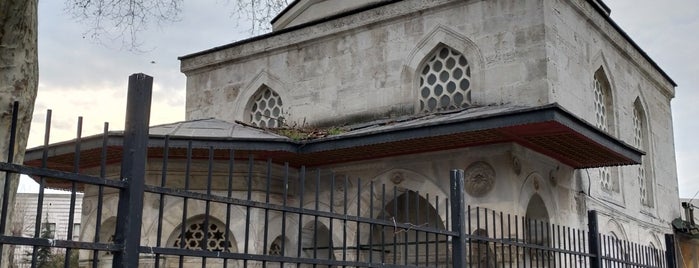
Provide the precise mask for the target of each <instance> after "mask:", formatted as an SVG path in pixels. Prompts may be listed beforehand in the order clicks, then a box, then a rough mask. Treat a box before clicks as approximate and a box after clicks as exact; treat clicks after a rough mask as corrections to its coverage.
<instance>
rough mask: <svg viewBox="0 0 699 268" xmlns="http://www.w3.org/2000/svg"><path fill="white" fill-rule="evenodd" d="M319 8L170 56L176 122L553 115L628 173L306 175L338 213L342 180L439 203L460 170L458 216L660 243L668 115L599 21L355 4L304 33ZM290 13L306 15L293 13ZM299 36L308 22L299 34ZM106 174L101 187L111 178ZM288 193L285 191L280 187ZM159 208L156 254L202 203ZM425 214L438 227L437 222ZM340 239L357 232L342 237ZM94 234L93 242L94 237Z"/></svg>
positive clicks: (504, 170)
mask: <svg viewBox="0 0 699 268" xmlns="http://www.w3.org/2000/svg"><path fill="white" fill-rule="evenodd" d="M320 2H323V1H300V4H299V7H294V8H295V9H294V8H292V9H291V10H290V11H289V12H290V13H288V14H286V15H282V16H280V19H279V20H278V21H279V25H275V29H277V30H279V32H276V33H272V34H271V35H269V36H265V37H263V38H257V39H253V40H250V41H242V42H240V43H234V44H232V45H228V46H224V47H220V48H215V49H212V50H209V51H204V52H200V53H196V54H192V55H188V56H184V57H182V58H181V60H182V65H181V69H182V71H183V72H184V73H185V74H186V75H187V104H186V111H187V119H188V120H193V119H201V118H208V117H215V118H217V119H222V120H226V121H229V122H233V121H235V120H239V121H243V122H246V123H249V124H251V125H257V126H263V127H267V126H270V125H272V126H275V127H276V126H280V125H286V126H289V125H296V126H304V125H311V126H345V125H351V124H356V123H363V122H367V121H371V120H376V119H385V118H395V117H399V116H410V115H416V114H424V113H432V112H440V111H442V110H452V109H461V108H468V107H475V106H489V105H490V106H525V107H537V106H542V105H546V104H552V103H557V104H559V105H560V106H561V107H562V108H563V109H565V110H567V111H569V112H571V113H572V114H573V115H575V116H577V117H578V118H581V119H582V120H584V121H586V122H588V124H589V125H591V126H595V127H597V128H599V129H600V130H602V131H604V132H605V133H607V134H608V135H610V136H612V137H615V138H617V139H619V140H621V141H623V142H625V143H627V144H630V145H632V146H634V147H636V148H638V149H640V150H642V151H644V152H645V153H646V155H645V156H643V158H642V161H641V162H642V163H641V164H639V165H633V166H623V167H605V168H601V169H582V170H575V169H574V168H572V167H570V166H568V165H566V164H564V163H562V162H560V161H558V160H555V159H554V158H552V157H549V156H546V155H544V154H541V153H538V152H535V151H534V150H532V149H529V148H527V147H526V146H523V145H521V144H517V143H501V144H490V145H479V146H475V147H467V148H453V149H448V150H442V151H435V152H423V153H416V154H409V155H399V156H391V157H383V158H380V159H373V160H365V161H355V162H350V163H342V164H332V165H325V166H322V167H319V168H322V169H326V170H333V171H335V172H336V173H337V174H340V175H343V176H344V175H346V176H348V177H349V178H351V180H350V185H351V187H350V188H347V189H344V191H347V193H349V197H350V200H358V199H361V200H364V199H368V198H369V197H367V196H366V195H365V194H363V193H362V194H357V193H356V192H357V188H356V187H357V183H358V181H357V178H361V179H362V183H363V184H366V183H369V182H370V181H373V182H374V183H376V185H379V184H381V183H386V184H388V185H391V186H392V185H398V186H399V187H401V188H402V189H407V190H411V191H415V192H419V193H430V194H432V195H439V196H444V197H446V196H448V193H449V172H450V170H451V169H454V168H459V169H464V170H466V174H467V176H466V179H467V186H466V187H467V189H466V192H467V193H468V196H467V200H466V203H467V204H469V205H473V206H482V207H487V208H489V209H494V210H498V211H503V212H506V213H512V214H515V215H520V216H528V217H533V218H536V219H543V220H546V221H549V222H551V223H555V224H560V225H565V226H569V227H574V228H580V229H586V222H587V214H586V213H587V211H588V210H597V211H598V212H599V213H600V215H601V218H600V223H601V224H600V228H601V231H602V232H603V233H606V234H610V235H612V236H615V237H618V238H620V239H624V240H629V241H632V242H636V243H640V244H642V245H652V246H653V247H658V248H661V247H663V245H664V242H663V241H662V235H663V234H664V233H671V232H672V229H671V226H670V221H671V220H672V219H674V218H677V217H679V214H680V211H679V206H678V204H679V200H678V190H677V175H676V168H675V157H674V147H673V146H674V145H673V134H672V118H671V109H670V100H671V99H672V98H673V97H674V84H673V82H672V81H671V80H670V79H669V78H668V77H667V76H666V75H665V74H664V73H662V71H661V70H660V69H659V68H657V67H656V66H654V63H652V62H650V61H649V59H648V58H647V57H646V56H644V54H643V52H642V51H640V50H638V49H637V48H636V47H635V45H634V44H632V43H631V41H630V39H627V38H625V37H624V34H623V33H621V32H619V31H618V30H617V29H615V28H614V26H612V25H611V24H610V23H609V22H608V21H607V20H606V19H605V15H604V14H603V13H604V12H598V11H597V10H595V8H594V6H593V4H594V3H592V1H583V0H522V1H509V0H492V1H456V0H435V1H418V0H405V1H391V2H390V3H389V2H386V4H385V5H380V3H379V2H381V3H383V2H384V1H359V2H357V3H358V4H357V6H365V5H375V6H374V7H373V8H371V9H366V10H363V11H361V12H355V13H350V14H347V15H345V16H340V17H338V18H336V19H334V20H330V21H324V22H321V23H314V22H313V20H314V18H317V17H319V15H318V14H325V15H327V14H334V13H333V12H331V11H329V9H328V6H327V5H324V4H323V3H320ZM343 2H344V1H343ZM327 3H334V1H327ZM327 3H325V4H327ZM377 3H379V4H377ZM302 7H306V8H307V10H306V11H305V12H309V13H307V14H304V10H303V9H302ZM314 8H315V9H314ZM323 8H325V9H323ZM348 8H350V7H343V8H342V9H343V10H345V9H348ZM313 10H315V11H313ZM318 10H324V11H323V12H320V11H318ZM312 11H313V12H312ZM326 11H327V12H326ZM314 12H315V13H314ZM335 13H337V12H335ZM314 15H315V16H314ZM295 18H297V19H298V20H297V21H294V19H295ZM302 23H309V24H307V25H306V26H298V25H301V24H302ZM294 25H296V26H294ZM285 28H286V30H284V29H285ZM442 51H446V52H444V53H446V54H444V55H442V53H443V52H442ZM461 58H463V59H465V60H464V61H461ZM431 75H433V77H430V76H431ZM464 81H466V82H464ZM423 90H426V91H423ZM261 96H262V97H261ZM432 99H434V101H432ZM431 102H433V103H434V105H433V104H430V103H431ZM263 124H264V125H263ZM263 164H264V163H256V166H255V168H254V170H255V173H254V177H255V178H256V179H262V178H264V174H265V169H264V165H263ZM183 166H184V164H183V163H179V164H178V163H173V162H170V163H169V169H168V185H169V186H171V187H175V188H182V187H183V178H184V177H185V175H184V169H183ZM238 166H240V167H239V168H238ZM114 168H115V169H114V170H112V172H111V174H108V176H109V177H118V172H117V170H116V167H114ZM275 168H276V169H278V170H281V169H282V167H281V166H277V165H275ZM292 169H293V168H292ZM192 170H193V173H192V174H191V176H192V181H193V182H196V183H194V184H192V185H191V188H190V189H191V190H194V191H205V190H206V185H205V184H204V183H203V182H205V178H206V176H207V172H206V170H207V167H206V165H205V164H204V163H201V162H195V163H194V166H193V168H192ZM213 170H214V171H215V172H214V174H213V180H214V181H215V182H216V181H219V182H221V183H215V184H214V185H216V186H215V188H214V189H213V191H215V192H218V193H221V194H222V195H225V192H223V191H225V188H224V185H226V184H225V183H222V182H223V181H225V180H226V179H227V177H228V173H227V170H228V169H227V167H226V166H225V163H216V165H215V166H214V169H213ZM236 170H238V171H237V173H236V178H237V180H236V184H235V185H234V190H235V191H234V196H235V195H238V197H239V198H245V195H246V193H245V191H244V190H245V187H244V184H242V182H244V178H245V176H246V175H245V172H244V171H245V170H246V163H242V162H241V163H236ZM161 171H162V167H161V166H160V162H159V160H157V159H150V160H149V163H148V180H149V184H152V185H158V184H159V183H160V179H161V176H162V174H161ZM238 172H239V173H238ZM297 172H298V170H296V169H293V170H292V174H297ZM469 172H471V173H469ZM476 173H477V174H479V176H481V177H479V178H478V179H473V180H472V181H469V178H470V177H469V174H476ZM484 174H485V175H484ZM279 180H280V178H279V179H277V183H278V182H279ZM290 181H291V183H292V184H293V183H294V182H293V181H294V180H293V178H292V179H291V180H290ZM352 183H354V184H352ZM294 187H295V186H294ZM294 187H290V188H293V189H295V188H294ZM307 188H308V187H307ZM366 188H367V185H363V186H362V189H366ZM253 189H254V191H255V193H254V195H253V199H255V200H258V201H259V200H264V198H265V197H266V192H265V190H264V189H263V188H262V187H255V185H253ZM308 189H312V188H308ZM319 190H320V191H319V192H318V193H316V192H315V191H311V192H306V194H305V195H304V196H303V200H304V201H305V202H304V204H303V205H304V206H306V205H308V206H310V205H312V204H314V203H313V202H315V201H316V199H315V196H316V194H317V195H318V196H319V199H318V201H321V206H324V207H323V208H322V209H329V208H328V207H329V203H328V202H327V200H328V199H329V197H330V192H331V191H338V189H329V188H327V187H326V188H320V189H319ZM280 193H281V186H279V187H272V189H271V198H272V200H273V202H277V203H278V202H281V201H280ZM290 194H291V196H292V197H291V199H290V200H289V202H290V203H289V205H292V206H299V204H298V202H299V200H300V196H299V193H295V192H292V193H290ZM117 195H118V194H117V193H116V192H111V193H110V192H106V193H105V195H103V197H104V202H105V211H104V213H105V214H104V216H103V218H102V219H103V222H102V223H101V224H102V226H103V227H105V226H107V228H106V229H103V230H107V229H108V228H113V226H114V218H113V216H115V215H116V211H115V209H116V197H117ZM96 199H97V195H96V188H94V187H87V188H86V190H85V204H86V205H85V206H86V207H89V208H91V209H86V210H85V211H84V218H83V222H85V223H86V224H87V225H89V226H87V227H86V228H85V232H83V236H84V237H83V239H87V241H90V239H91V238H92V237H94V231H92V232H93V233H90V231H89V230H94V224H96V223H95V215H94V213H95V202H96ZM661 200H662V202H661ZM160 202H161V200H160V199H159V196H157V195H154V194H147V195H146V199H145V202H144V203H145V206H144V219H143V223H144V224H143V226H142V233H143V234H144V235H143V237H142V242H141V243H142V245H153V246H155V245H156V243H157V242H156V241H157V237H156V236H157V233H158V232H157V217H158V212H159V211H158V210H159V209H158V208H159V207H160ZM162 202H163V204H164V210H163V212H164V214H163V215H164V220H163V226H162V232H161V233H160V236H161V242H162V243H163V244H167V246H174V245H175V243H179V242H177V241H176V240H177V237H178V235H179V234H180V233H178V232H181V229H180V228H179V226H180V223H181V222H182V217H183V216H182V211H187V218H188V219H189V220H187V222H188V223H187V224H190V221H191V223H194V224H196V223H197V222H196V220H197V218H196V217H197V216H198V215H202V214H203V213H204V211H203V207H204V205H203V203H202V202H195V201H190V202H189V203H188V204H187V208H186V209H185V206H184V202H183V200H182V199H181V198H172V197H168V198H166V199H165V200H162ZM429 202H431V203H432V202H433V201H431V200H429ZM90 204H92V205H90ZM336 204H337V203H336ZM350 204H356V202H350ZM362 204H368V202H362ZM432 205H436V204H434V203H432ZM367 206H368V205H367ZM354 209H356V208H354ZM363 211H366V212H368V211H369V209H368V207H367V208H366V209H365V210H363ZM377 213H378V212H377ZM435 213H436V214H437V215H440V218H441V220H442V221H445V218H444V216H445V215H441V212H440V211H436V212H435ZM210 214H211V215H212V216H214V217H215V218H216V220H218V223H219V224H225V223H226V221H227V217H226V210H225V206H221V205H215V206H212V207H211V213H210ZM234 214H235V216H234V217H231V218H229V220H230V222H231V227H230V230H231V231H232V233H231V237H229V238H228V239H229V241H230V243H231V245H232V246H233V247H232V248H234V249H241V248H242V247H243V245H244V237H245V234H244V233H241V232H243V231H244V226H243V225H245V221H244V219H243V217H242V216H241V215H245V214H246V212H245V211H235V212H234ZM245 216H247V215H245ZM250 216H251V218H252V219H253V221H259V222H263V220H264V218H262V215H259V214H255V215H250ZM366 216H368V215H366ZM279 218H280V215H272V223H271V224H272V225H273V226H275V227H279V225H278V224H279V221H280V219H279ZM294 221H295V220H294V219H292V218H290V219H289V224H290V225H296V226H298V225H299V224H301V225H303V226H305V225H306V224H308V223H306V222H303V223H299V222H294ZM446 225H447V224H444V226H446ZM109 226H111V227H109ZM260 226H261V225H257V224H255V225H252V226H251V228H252V233H253V235H251V237H250V238H249V239H250V241H249V242H250V245H251V248H250V252H255V253H262V252H264V249H262V248H261V237H262V236H261V233H260V232H262V230H261V228H262V227H260ZM188 228H189V227H188ZM195 229H196V226H195V227H192V232H195V231H196V230H195ZM274 229H275V230H278V228H274ZM347 231H348V232H350V233H355V232H356V230H355V229H353V227H348V228H347ZM468 231H469V232H474V231H476V230H475V229H474V230H468ZM105 232H108V231H105ZM288 233H289V234H290V235H301V234H299V233H297V232H293V231H291V232H288ZM363 233H364V234H366V232H363ZM107 234H108V233H105V235H101V237H102V238H103V239H107V238H108V237H109V236H108V235H107ZM278 235H279V234H269V235H268V241H267V245H272V244H274V241H277V238H278ZM329 235H330V236H333V235H337V234H335V233H331V234H329ZM335 238H337V237H335ZM285 239H287V240H289V241H296V240H297V237H286V238H285ZM360 239H369V238H365V237H363V238H360ZM333 241H336V240H334V239H333ZM224 242H225V241H224ZM194 243H196V242H194ZM348 243H351V241H349V242H348ZM291 244H293V243H291ZM289 250H294V249H293V248H291V249H289ZM90 258H91V257H90V256H87V255H85V256H81V260H89V259H90ZM106 258H108V257H106V256H105V259H106ZM164 261H165V262H166V265H168V267H169V265H174V264H173V262H174V260H170V259H164ZM190 264H191V265H193V266H196V265H198V264H197V263H196V261H193V262H192V263H190Z"/></svg>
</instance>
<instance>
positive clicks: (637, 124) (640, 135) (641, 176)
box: [632, 99, 653, 207]
mask: <svg viewBox="0 0 699 268" xmlns="http://www.w3.org/2000/svg"><path fill="white" fill-rule="evenodd" d="M632 121H633V145H634V146H636V148H638V149H641V150H643V151H645V152H646V155H644V156H642V157H641V164H640V165H638V166H637V170H636V172H637V173H636V174H637V175H636V176H637V181H638V186H639V192H640V201H641V204H643V205H644V206H647V207H650V206H652V205H653V183H652V181H653V180H652V179H651V178H650V176H648V174H649V171H650V167H649V165H648V161H649V160H648V156H649V155H650V152H649V146H648V135H647V133H648V128H647V126H646V115H645V110H644V109H643V105H641V102H640V100H639V99H636V101H635V102H634V105H633V119H632Z"/></svg>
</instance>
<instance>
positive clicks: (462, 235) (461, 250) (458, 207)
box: [449, 169, 466, 268]
mask: <svg viewBox="0 0 699 268" xmlns="http://www.w3.org/2000/svg"><path fill="white" fill-rule="evenodd" d="M450 185H451V187H449V188H450V199H451V228H452V231H455V232H457V233H458V237H453V238H452V240H451V241H452V254H453V256H452V260H453V262H454V268H465V267H466V262H465V259H464V256H466V219H464V205H465V203H464V197H465V194H464V171H463V170H460V169H454V170H452V171H451V183H450Z"/></svg>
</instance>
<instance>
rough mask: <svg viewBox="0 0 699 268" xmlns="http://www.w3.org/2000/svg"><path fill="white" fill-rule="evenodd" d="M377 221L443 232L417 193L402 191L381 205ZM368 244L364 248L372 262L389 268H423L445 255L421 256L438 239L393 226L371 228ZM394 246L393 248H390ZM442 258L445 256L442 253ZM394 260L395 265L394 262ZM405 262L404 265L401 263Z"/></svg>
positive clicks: (432, 210) (436, 215) (434, 210)
mask: <svg viewBox="0 0 699 268" xmlns="http://www.w3.org/2000/svg"><path fill="white" fill-rule="evenodd" d="M385 204H386V205H385V206H384V208H383V211H382V212H381V213H379V215H378V216H376V218H377V219H382V220H387V221H392V222H396V223H401V224H407V225H408V226H420V227H430V228H439V229H446V228H445V227H444V223H443V222H442V219H441V217H440V216H439V213H438V212H437V210H436V209H435V208H434V207H433V206H432V204H430V202H429V201H428V200H426V199H425V198H423V197H422V196H420V194H418V193H417V192H414V191H406V192H404V193H402V194H400V195H398V196H396V197H395V198H394V199H393V200H390V201H388V202H387V203H385ZM370 239H371V244H370V245H364V247H365V248H367V249H369V251H370V254H373V256H372V257H373V259H374V260H381V261H382V262H383V263H389V264H407V265H415V266H421V267H424V266H425V265H428V264H429V265H435V264H437V263H440V262H441V261H444V260H445V259H446V255H442V254H441V253H440V255H439V256H435V255H433V254H425V252H428V251H427V250H428V249H433V250H434V249H435V248H436V247H437V246H436V244H437V243H439V242H438V240H439V239H444V238H437V237H435V236H434V235H432V234H430V235H428V234H427V233H424V232H418V231H415V230H411V229H410V228H395V227H394V226H384V225H378V224H377V225H373V226H372V230H371V238H370ZM394 243H395V244H396V245H397V246H395V247H394V246H393V245H394ZM444 254H447V253H446V252H445V253H444ZM394 260H395V262H394ZM405 260H407V261H408V263H404V262H405Z"/></svg>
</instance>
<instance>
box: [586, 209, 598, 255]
mask: <svg viewBox="0 0 699 268" xmlns="http://www.w3.org/2000/svg"><path fill="white" fill-rule="evenodd" d="M587 228H588V230H589V232H588V243H587V246H588V247H589V249H590V268H601V267H602V254H601V253H602V252H601V244H600V241H599V239H600V237H599V225H598V223H597V211H595V210H590V211H588V212H587Z"/></svg>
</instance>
